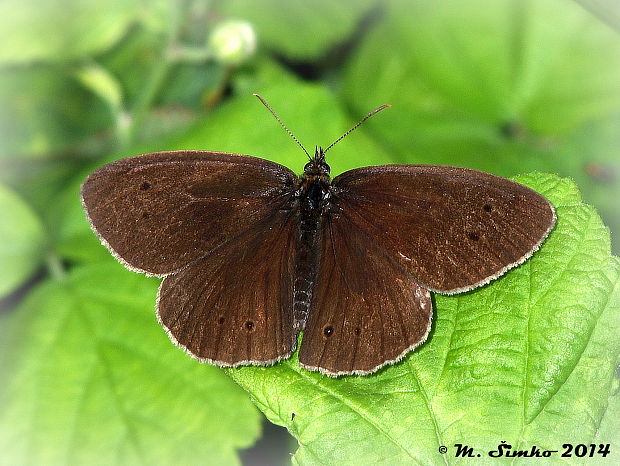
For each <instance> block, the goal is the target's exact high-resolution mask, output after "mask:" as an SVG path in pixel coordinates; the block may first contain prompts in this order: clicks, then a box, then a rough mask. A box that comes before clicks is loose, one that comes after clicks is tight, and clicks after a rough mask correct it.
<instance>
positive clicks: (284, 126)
mask: <svg viewBox="0 0 620 466" xmlns="http://www.w3.org/2000/svg"><path fill="white" fill-rule="evenodd" d="M252 95H253V96H254V97H258V100H260V101H261V102H262V103H263V105H264V106H265V107H267V110H269V111H270V112H271V114H272V115H273V116H274V118H275V119H276V120H277V121H278V123H280V126H282V128H284V131H286V132H287V133H288V135H289V136H290V137H292V138H293V140H294V141H295V142H296V143H297V144H299V147H301V148H302V149H303V151H304V152H305V153H306V155H307V156H308V158H309V159H310V160H312V157H310V154H308V151H307V150H306V148H305V147H304V146H303V144H302V143H301V142H299V139H297V138H296V137H295V135H294V134H293V133H292V132H291V130H290V129H288V128H287V127H286V125H285V124H284V123H283V122H282V120H280V117H278V115H276V112H274V111H273V108H271V107H270V106H269V104H268V103H267V102H266V101H265V99H263V98H262V97H261V96H260V95H258V94H252ZM366 118H368V117H366Z"/></svg>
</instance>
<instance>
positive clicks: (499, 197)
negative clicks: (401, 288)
mask: <svg viewBox="0 0 620 466" xmlns="http://www.w3.org/2000/svg"><path fill="white" fill-rule="evenodd" d="M332 187H333V192H334V194H333V196H332V198H331V203H332V210H333V211H334V212H335V215H339V216H341V217H343V218H344V219H346V222H343V223H341V225H346V228H347V229H348V231H350V234H351V235H354V234H355V235H360V236H364V237H366V239H367V241H371V240H372V241H376V242H377V243H378V244H379V245H380V247H381V248H382V249H383V251H384V252H385V253H386V254H387V255H388V257H389V258H390V260H392V261H394V262H395V263H398V264H399V269H400V270H401V273H402V274H407V273H408V274H410V275H411V276H412V277H413V278H414V279H415V281H416V282H417V283H418V284H420V285H422V286H424V287H426V288H429V289H431V290H433V291H438V292H442V293H458V292H462V291H467V290H470V289H472V288H475V287H476V286H480V285H482V284H484V283H487V282H488V281H490V280H492V279H493V278H496V277H498V276H499V275H501V274H502V273H504V272H505V271H506V270H508V269H509V268H511V267H513V266H515V265H518V264H520V263H521V262H523V261H524V260H525V259H527V258H528V257H529V256H530V255H531V254H532V253H533V252H534V251H535V250H536V249H537V248H538V247H539V245H540V244H541V242H542V241H543V240H544V238H545V237H546V236H547V234H548V233H549V231H550V230H551V229H552V228H553V225H554V223H555V213H554V210H553V207H552V206H551V204H549V202H548V201H547V200H546V199H545V198H544V197H542V196H541V195H540V194H538V193H536V192H535V191H533V190H531V189H529V188H527V187H526V186H523V185H520V184H518V183H515V182H512V181H510V180H507V179H505V178H500V177H498V176H494V175H491V174H488V173H483V172H479V171H476V170H471V169H466V168H457V167H443V166H429V165H386V166H380V167H368V168H362V169H357V170H351V171H348V172H346V173H343V174H342V175H340V176H338V177H336V178H335V179H334V181H333V183H332ZM349 224H350V226H348V225H349Z"/></svg>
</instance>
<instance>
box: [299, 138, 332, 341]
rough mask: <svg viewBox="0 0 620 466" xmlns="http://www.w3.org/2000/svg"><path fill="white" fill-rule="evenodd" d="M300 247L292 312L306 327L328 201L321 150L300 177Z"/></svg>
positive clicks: (328, 180) (327, 173) (327, 181)
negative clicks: (322, 225)
mask: <svg viewBox="0 0 620 466" xmlns="http://www.w3.org/2000/svg"><path fill="white" fill-rule="evenodd" d="M298 186H299V188H298V190H297V196H298V198H299V213H298V215H299V231H298V249H297V257H296V259H295V284H294V287H293V288H294V289H293V313H294V319H295V327H296V328H297V329H298V330H303V328H304V326H305V325H306V320H307V318H308V312H309V310H310V302H311V299H312V289H313V287H314V282H315V279H316V272H317V270H318V266H319V260H320V257H319V245H320V244H321V224H322V222H323V218H324V217H323V214H324V213H325V212H326V210H327V206H328V204H329V192H330V178H329V165H327V163H326V162H325V154H324V153H323V150H322V149H317V151H316V153H315V156H314V157H313V158H312V159H311V160H310V162H308V163H307V164H306V166H305V167H304V173H303V175H302V176H301V177H300V178H299V185H298Z"/></svg>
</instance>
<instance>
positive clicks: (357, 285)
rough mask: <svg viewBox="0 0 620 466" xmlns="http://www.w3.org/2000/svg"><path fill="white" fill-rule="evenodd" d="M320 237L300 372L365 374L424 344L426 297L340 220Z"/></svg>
mask: <svg viewBox="0 0 620 466" xmlns="http://www.w3.org/2000/svg"><path fill="white" fill-rule="evenodd" d="M322 236H323V237H322V249H321V263H320V267H319V273H318V276H317V278H316V282H315V287H314V290H315V291H314V293H313V299H312V303H311V306H310V313H309V316H308V322H307V324H306V327H305V330H304V337H303V340H302V343H301V348H300V350H299V362H300V364H301V365H302V366H303V367H305V368H306V369H310V370H319V371H321V372H322V373H324V374H327V375H330V376H337V375H343V374H367V373H370V372H374V371H375V370H377V369H378V368H380V367H381V366H383V365H385V364H386V363H389V362H393V361H397V360H399V359H400V358H401V357H402V356H404V355H405V354H406V353H407V352H408V351H409V350H411V349H413V348H415V347H416V346H418V345H419V344H421V343H422V342H424V340H425V339H426V337H427V336H428V332H429V331H430V326H431V317H432V302H431V297H430V293H429V292H428V290H426V289H424V288H422V287H420V286H419V285H418V284H417V283H416V282H415V281H414V280H413V279H412V277H411V276H409V275H408V274H406V273H404V272H403V271H402V270H401V269H400V267H399V266H398V264H396V263H395V262H394V261H391V260H390V258H389V257H387V256H386V254H385V253H384V251H382V250H381V249H380V248H379V247H378V246H377V241H376V240H373V239H371V238H367V237H365V236H363V235H361V234H359V232H357V231H355V230H354V229H353V228H350V225H349V224H347V222H346V219H345V218H344V217H335V216H329V217H327V218H326V219H325V221H324V223H323V229H322Z"/></svg>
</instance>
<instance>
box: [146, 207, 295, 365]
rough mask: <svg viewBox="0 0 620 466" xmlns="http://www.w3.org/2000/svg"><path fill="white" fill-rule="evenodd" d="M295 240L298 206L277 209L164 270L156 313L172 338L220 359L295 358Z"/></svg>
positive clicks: (198, 354)
mask: <svg viewBox="0 0 620 466" xmlns="http://www.w3.org/2000/svg"><path fill="white" fill-rule="evenodd" d="M296 241H297V221H296V215H295V212H294V211H289V212H285V211H279V212H276V213H274V215H273V216H272V217H270V218H267V219H264V220H263V221H261V222H259V224H258V225H256V226H255V228H252V229H251V230H248V231H246V232H244V233H243V234H242V235H241V236H240V237H239V238H238V239H237V240H235V241H230V242H228V243H225V244H224V245H222V246H221V247H219V248H216V249H215V250H214V251H212V252H211V253H209V254H208V255H207V256H205V257H203V258H201V259H199V260H198V261H197V262H195V263H193V264H190V265H188V266H187V267H186V268H185V269H183V270H181V271H179V272H177V273H174V274H172V275H169V276H168V277H166V278H165V279H164V281H163V282H162V284H161V287H160V289H159V294H158V299H157V315H158V318H159V320H160V322H161V323H162V325H163V326H164V327H165V328H166V329H167V331H168V334H169V335H170V336H171V338H172V340H173V341H174V342H175V343H176V344H177V345H179V346H181V347H183V348H185V349H186V351H187V352H188V353H190V354H191V355H193V356H194V357H196V358H198V359H200V360H206V361H209V362H211V363H214V364H218V365H220V366H238V365H241V364H259V365H265V364H271V363H274V362H276V361H278V360H280V359H284V358H287V357H289V356H290V354H291V353H292V351H293V349H294V345H295V333H296V332H295V331H294V330H293V327H294V326H293V314H292V296H293V291H292V289H293V283H292V277H293V273H294V257H295V249H296Z"/></svg>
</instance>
